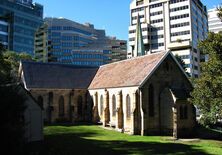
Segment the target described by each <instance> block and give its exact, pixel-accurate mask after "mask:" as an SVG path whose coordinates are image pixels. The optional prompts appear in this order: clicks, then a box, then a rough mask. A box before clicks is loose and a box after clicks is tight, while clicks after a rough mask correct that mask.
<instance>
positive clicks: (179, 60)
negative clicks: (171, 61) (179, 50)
mask: <svg viewBox="0 0 222 155" xmlns="http://www.w3.org/2000/svg"><path fill="white" fill-rule="evenodd" d="M175 58H176V59H177V61H178V62H179V64H180V65H181V67H182V68H183V69H184V71H185V72H186V74H187V75H189V73H188V72H187V69H186V64H185V62H184V61H183V59H182V58H181V57H180V56H179V55H178V54H176V55H175Z"/></svg>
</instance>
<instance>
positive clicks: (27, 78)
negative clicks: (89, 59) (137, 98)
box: [21, 62, 98, 89]
mask: <svg viewBox="0 0 222 155" xmlns="http://www.w3.org/2000/svg"><path fill="white" fill-rule="evenodd" d="M21 67H22V71H23V73H24V82H25V85H26V88H28V89H35V88H40V89H87V88H88V86H89V84H90V83H91V81H92V79H93V77H94V76H95V74H96V72H97V70H98V67H83V66H75V65H65V64H56V63H38V62H22V64H21Z"/></svg>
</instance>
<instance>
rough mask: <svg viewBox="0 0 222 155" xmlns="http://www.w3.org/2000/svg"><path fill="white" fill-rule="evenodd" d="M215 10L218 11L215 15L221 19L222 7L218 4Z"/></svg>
mask: <svg viewBox="0 0 222 155" xmlns="http://www.w3.org/2000/svg"><path fill="white" fill-rule="evenodd" d="M217 10H218V11H219V12H218V13H217V16H218V17H219V18H220V19H221V21H222V7H221V6H219V7H218V8H217Z"/></svg>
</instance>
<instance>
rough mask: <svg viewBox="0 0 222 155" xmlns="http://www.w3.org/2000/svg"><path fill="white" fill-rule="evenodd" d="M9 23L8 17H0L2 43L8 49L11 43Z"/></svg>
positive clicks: (0, 38) (0, 39)
mask: <svg viewBox="0 0 222 155" xmlns="http://www.w3.org/2000/svg"><path fill="white" fill-rule="evenodd" d="M8 37H9V23H8V21H7V18H0V43H2V44H3V46H4V47H5V48H6V49H8V46H9V43H8V40H9V38H8Z"/></svg>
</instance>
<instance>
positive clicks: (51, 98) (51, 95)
mask: <svg viewBox="0 0 222 155" xmlns="http://www.w3.org/2000/svg"><path fill="white" fill-rule="evenodd" d="M52 104H53V92H50V93H49V105H52Z"/></svg>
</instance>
